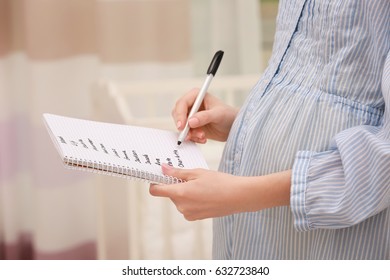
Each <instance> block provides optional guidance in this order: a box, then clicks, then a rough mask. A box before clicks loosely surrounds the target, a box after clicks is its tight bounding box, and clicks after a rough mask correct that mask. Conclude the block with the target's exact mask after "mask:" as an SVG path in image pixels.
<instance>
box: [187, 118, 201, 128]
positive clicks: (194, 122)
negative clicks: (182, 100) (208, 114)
mask: <svg viewBox="0 0 390 280" xmlns="http://www.w3.org/2000/svg"><path fill="white" fill-rule="evenodd" d="M188 124H189V125H190V126H191V127H197V126H198V125H199V120H198V119H197V118H191V119H189V120H188Z"/></svg>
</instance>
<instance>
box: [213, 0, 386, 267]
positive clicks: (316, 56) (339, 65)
mask: <svg viewBox="0 0 390 280" xmlns="http://www.w3.org/2000/svg"><path fill="white" fill-rule="evenodd" d="M389 49H390V2H389V1H388V0H334V1H328V0H307V1H304V0H294V1H293V0H281V1H280V4H279V14H278V18H277V31H276V35H275V43H274V52H273V54H272V57H271V59H270V62H269V66H268V68H267V69H266V71H265V73H264V75H263V76H262V78H261V79H260V80H259V82H258V83H257V85H256V86H255V87H254V88H253V90H252V92H251V94H250V96H249V97H248V99H247V102H246V103H245V104H244V106H243V108H242V109H241V111H240V113H239V115H238V117H237V119H236V121H235V123H234V124H233V127H232V130H231V133H230V136H229V139H228V141H227V144H226V147H225V151H224V154H223V158H222V161H221V165H220V170H221V171H223V172H228V173H232V174H236V175H243V176H257V175H264V174H268V173H273V172H278V171H282V170H285V169H291V168H292V169H293V176H292V186H291V206H290V207H277V208H273V209H267V210H263V211H260V212H253V213H240V214H235V215H232V216H227V217H222V218H217V219H215V220H214V225H213V226H214V235H213V258H215V259H390V208H389V207H390V111H389V110H387V111H385V104H390V58H389V59H388V60H387V65H386V68H385V70H384V64H385V60H386V56H387V54H388V52H389ZM382 77H383V82H382Z"/></svg>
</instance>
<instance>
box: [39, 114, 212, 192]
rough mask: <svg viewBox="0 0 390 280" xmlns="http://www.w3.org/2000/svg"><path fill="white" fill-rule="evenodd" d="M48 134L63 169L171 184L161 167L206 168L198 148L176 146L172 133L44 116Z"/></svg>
mask: <svg viewBox="0 0 390 280" xmlns="http://www.w3.org/2000/svg"><path fill="white" fill-rule="evenodd" d="M43 118H44V121H45V124H46V127H47V129H48V132H49V134H50V136H51V139H52V140H53V143H54V145H55V147H56V148H57V150H58V152H59V154H60V156H61V159H62V161H63V163H64V164H65V166H66V167H69V168H73V169H79V170H84V171H91V172H96V173H102V174H106V175H114V176H121V177H124V178H132V179H137V180H143V181H147V182H152V183H161V184H173V183H178V182H182V180H180V179H179V178H172V177H169V176H166V175H164V174H163V173H162V171H161V164H163V163H166V164H168V165H171V166H173V167H177V168H186V169H189V168H208V167H207V163H206V161H205V159H204V157H203V155H202V153H201V151H200V148H199V147H198V146H197V145H196V144H195V143H193V142H190V141H186V142H184V143H182V144H181V145H180V147H178V146H177V137H178V134H177V133H176V132H173V131H167V130H161V129H155V128H148V127H139V126H130V125H122V124H113V123H104V122H96V121H90V120H83V119H76V118H70V117H65V116H59V115H53V114H43Z"/></svg>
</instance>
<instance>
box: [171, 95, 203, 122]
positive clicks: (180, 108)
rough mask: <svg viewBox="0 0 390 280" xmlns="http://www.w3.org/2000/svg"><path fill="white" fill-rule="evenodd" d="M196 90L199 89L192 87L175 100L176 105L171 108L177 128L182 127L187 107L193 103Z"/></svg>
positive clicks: (185, 119)
mask: <svg viewBox="0 0 390 280" xmlns="http://www.w3.org/2000/svg"><path fill="white" fill-rule="evenodd" d="M198 92H199V89H197V88H194V89H192V90H191V91H189V92H188V93H187V94H185V95H184V96H183V97H181V98H180V99H179V100H178V101H177V102H176V105H175V107H174V108H173V110H172V117H173V120H174V122H175V125H176V127H177V129H179V130H183V129H184V126H185V124H186V122H187V116H188V112H189V109H190V108H191V107H192V105H193V104H194V102H195V99H196V96H197V95H198Z"/></svg>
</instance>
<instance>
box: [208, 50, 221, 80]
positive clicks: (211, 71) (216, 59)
mask: <svg viewBox="0 0 390 280" xmlns="http://www.w3.org/2000/svg"><path fill="white" fill-rule="evenodd" d="M222 57H223V51H217V52H216V53H215V55H214V57H213V60H211V63H210V66H209V69H207V74H212V75H213V76H215V74H216V73H217V70H218V67H219V64H220V63H221V60H222Z"/></svg>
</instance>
